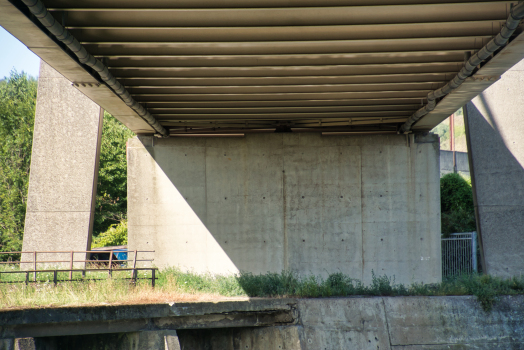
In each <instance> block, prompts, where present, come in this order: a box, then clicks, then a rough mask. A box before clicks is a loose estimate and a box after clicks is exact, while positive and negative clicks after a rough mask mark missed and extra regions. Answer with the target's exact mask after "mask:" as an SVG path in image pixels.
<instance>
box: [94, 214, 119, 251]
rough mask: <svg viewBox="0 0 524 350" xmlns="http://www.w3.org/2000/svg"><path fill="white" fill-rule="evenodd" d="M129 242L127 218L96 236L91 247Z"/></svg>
mask: <svg viewBox="0 0 524 350" xmlns="http://www.w3.org/2000/svg"><path fill="white" fill-rule="evenodd" d="M126 244H127V220H122V221H120V222H119V223H118V224H113V225H111V227H109V229H108V230H107V231H105V232H102V233H101V234H99V235H98V237H95V239H94V240H93V244H91V248H98V247H110V246H118V245H126Z"/></svg>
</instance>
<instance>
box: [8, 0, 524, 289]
mask: <svg viewBox="0 0 524 350" xmlns="http://www.w3.org/2000/svg"><path fill="white" fill-rule="evenodd" d="M519 8H520V5H517V3H516V2H515V1H496V2H490V1H452V0H449V1H444V2H443V1H432V0H424V1H422V0H421V1H415V0H373V1H360V0H347V1H342V0H322V1H320V0H308V1H300V2H298V1H293V0H289V1H273V0H251V1H246V0H227V1H221V2H220V4H217V3H216V2H215V1H208V0H193V1H190V2H189V1H184V0H176V1H170V2H166V1H148V2H142V1H135V0H125V1H116V0H104V1H101V0H85V1H82V2H78V1H73V0H44V1H43V2H42V1H39V0H23V1H22V0H10V1H8V0H0V25H2V26H3V27H4V28H6V29H7V30H8V31H10V32H11V33H12V34H13V35H15V36H16V37H17V38H19V39H20V40H21V41H22V42H23V43H24V44H26V45H27V46H28V47H29V48H30V49H31V50H32V51H33V52H35V53H36V54H37V55H39V56H40V57H41V58H42V59H43V61H45V62H46V63H43V64H42V69H41V76H40V82H39V90H38V101H37V114H36V122H35V139H34V148H33V163H32V167H31V179H30V189H29V195H28V197H29V199H28V207H27V219H26V229H25V237H24V250H49V249H51V247H52V248H53V250H56V249H63V250H70V249H75V250H84V249H86V248H88V247H89V246H90V231H91V226H92V224H91V222H92V216H93V198H94V197H93V193H94V190H95V184H96V176H97V175H96V174H97V161H98V160H97V154H98V151H99V142H100V131H101V113H100V111H101V108H102V109H105V110H107V111H108V112H110V113H111V114H113V115H114V116H115V117H117V118H118V119H119V120H120V121H122V122H123V123H124V124H125V125H127V126H128V127H129V128H130V129H131V130H133V131H134V132H136V133H137V134H139V137H138V139H136V140H133V141H132V142H131V147H130V150H129V157H130V158H129V184H130V193H129V197H130V201H129V214H130V218H129V220H130V221H129V237H130V245H131V247H132V248H137V247H145V246H153V247H154V249H155V250H157V252H158V253H157V256H156V257H155V258H156V259H157V261H158V262H159V263H160V264H163V265H170V264H175V265H179V266H181V267H183V268H193V269H197V270H202V271H214V272H231V271H236V270H239V269H247V270H251V271H253V272H265V271H278V270H281V269H295V270H298V271H299V272H301V273H309V272H313V273H316V274H327V273H332V272H339V271H342V272H344V273H347V274H350V275H351V276H354V277H358V278H361V279H363V280H364V281H368V280H369V276H370V274H371V269H373V270H374V271H375V272H377V273H387V274H389V275H395V276H396V277H397V281H399V282H413V281H417V282H421V281H423V282H435V281H438V280H440V278H441V275H440V246H439V239H440V237H439V233H440V210H439V198H438V193H439V192H438V191H439V190H438V189H439V183H438V175H439V167H438V143H437V142H436V140H435V139H434V138H432V136H428V135H425V133H426V132H427V131H429V130H431V129H432V128H433V127H434V126H436V125H437V124H438V123H440V122H441V121H442V120H443V119H445V118H446V117H447V116H449V115H450V114H451V113H453V112H454V111H456V110H457V109H458V108H460V107H462V106H464V105H466V104H468V102H469V101H470V100H471V99H473V98H475V100H474V101H473V102H472V103H470V104H468V107H467V115H468V122H467V125H468V139H469V146H470V154H471V159H470V168H471V171H472V174H473V176H472V178H473V180H474V181H473V183H474V186H475V194H476V200H477V203H476V204H477V221H478V222H479V227H478V229H479V232H480V236H481V243H482V245H481V248H482V250H483V253H484V258H485V261H484V267H485V271H487V272H489V273H494V274H498V275H501V276H510V275H515V274H518V273H520V271H521V270H522V268H523V267H524V249H521V248H522V247H524V238H523V236H524V235H522V230H521V229H520V227H522V221H523V220H524V218H523V217H522V215H521V214H522V212H524V211H523V210H522V209H523V207H524V199H523V198H524V196H519V195H518V193H520V192H521V189H522V188H524V177H523V175H522V164H523V162H524V159H523V157H524V154H523V152H522V142H523V141H521V138H519V137H518V135H520V134H519V132H520V131H521V130H522V125H523V124H522V123H523V122H522V118H521V117H522V116H521V114H522V110H523V109H522V104H523V102H522V99H521V97H520V96H521V94H520V93H519V91H520V90H518V89H520V88H519V87H518V84H519V82H520V81H521V79H522V75H521V70H520V69H519V68H518V66H517V67H516V68H514V69H513V70H511V71H510V72H508V73H506V72H507V71H508V70H509V69H510V68H511V67H513V66H514V65H515V64H517V63H518V62H519V61H520V60H521V59H522V57H523V56H524V34H521V32H522V30H521V29H522V24H518V25H516V24H515V26H516V27H515V28H514V31H513V30H512V31H511V33H510V34H508V37H507V38H506V39H507V43H506V42H505V41H504V43H503V44H501V45H500V47H499V46H497V48H496V50H494V51H490V54H489V55H488V56H486V57H485V59H483V60H482V62H481V63H479V64H476V63H475V64H474V65H473V66H471V62H476V61H475V59H474V58H475V57H479V55H481V53H482V52H485V48H486V47H492V42H490V41H491V40H492V39H493V38H495V39H496V40H495V42H499V41H500V40H499V39H500V35H499V32H500V33H506V34H507V30H508V28H509V27H511V23H510V22H511V21H515V20H514V17H512V16H514V15H515V13H516V12H518V11H517V10H515V9H519ZM512 18H513V19H512ZM519 18H520V17H519ZM515 23H518V21H516V22H515ZM506 34H504V35H506ZM497 38H498V39H497ZM486 45H487V46H486ZM490 45H491V46H490ZM470 56H472V57H471V58H470ZM468 64H469V66H471V72H470V73H471V74H470V75H469V76H468V77H467V78H464V79H462V78H461V79H462V80H461V84H459V85H458V86H454V88H453V89H452V90H451V92H450V93H446V94H444V95H439V94H438V93H437V92H438V91H440V90H439V89H441V88H444V89H445V87H446V86H449V84H448V83H449V82H450V81H452V80H453V79H455V77H456V76H457V73H459V71H461V72H462V71H463V70H464V69H465V67H466V68H467V67H468ZM504 73H506V74H504ZM461 74H462V73H461ZM468 74H469V73H468ZM503 74H504V75H503ZM501 76H503V78H502V79H500V78H501ZM454 81H455V80H454ZM493 84H495V85H494V86H493V87H491V88H490V89H489V90H487V91H486V92H483V91H484V90H486V89H488V88H489V87H490V86H492V85H493ZM435 91H437V92H435ZM492 91H498V92H496V93H495V92H493V93H491V92H492ZM435 94H436V95H438V96H437V97H436V100H435ZM479 94H480V95H479ZM477 95H479V97H476V96H477ZM510 97H511V98H510ZM486 101H487V102H486ZM433 102H435V103H436V106H435V107H434V108H429V107H428V106H430V105H431V104H432V103H433ZM479 103H483V105H482V106H481V105H479ZM486 103H487V104H486ZM486 105H489V108H486ZM100 107H101V108H100ZM421 108H424V109H427V112H429V113H427V114H425V115H423V116H421V118H420V116H418V117H416V118H415V116H417V115H418V114H417V113H418V112H417V111H418V110H420V109H421ZM487 126H490V127H489V128H488V127H487ZM406 130H409V133H408V134H406V135H405V134H403V133H399V131H406ZM275 132H277V133H275ZM153 135H155V136H159V137H164V138H163V139H156V138H154V137H153ZM209 136H212V138H204V137H209ZM224 136H230V137H227V138H224ZM328 136H329V137H328ZM168 137H170V138H169V139H168ZM182 137H185V138H182ZM219 137H220V138H219ZM240 137H243V138H240ZM486 152H488V153H486ZM486 154H488V155H487V156H486ZM494 159H496V160H497V162H498V163H497V162H495V163H496V164H497V166H496V167H495V166H493V169H492V170H488V169H490V166H491V165H493V164H495V163H493V162H492V161H490V160H494ZM509 164H511V166H510V165H509ZM497 169H498V170H497ZM500 169H505V170H504V171H502V173H501V171H500ZM488 173H489V174H488ZM494 182H495V183H497V184H500V185H499V186H492V184H493V183H494ZM506 189H507V190H506ZM505 191H506V192H505ZM508 191H509V192H511V191H513V194H515V193H516V194H515V195H511V193H509V192H508ZM502 217H504V220H503V221H501V222H498V221H496V218H502ZM198 237H200V238H198ZM190 242H191V244H190ZM46 244H47V245H46ZM186 245H187V246H186ZM186 247H187V248H186ZM508 252H511V253H510V254H511V263H508V261H504V260H505V259H501V258H500V257H501V256H503V255H504V254H507V253H508ZM175 253H176V254H175ZM182 257H184V259H182ZM182 260H183V262H182Z"/></svg>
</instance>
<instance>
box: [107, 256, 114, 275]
mask: <svg viewBox="0 0 524 350" xmlns="http://www.w3.org/2000/svg"><path fill="white" fill-rule="evenodd" d="M112 269H113V251H112V250H111V251H110V252H109V271H108V274H109V278H111V277H113V271H112Z"/></svg>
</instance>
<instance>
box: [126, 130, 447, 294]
mask: <svg viewBox="0 0 524 350" xmlns="http://www.w3.org/2000/svg"><path fill="white" fill-rule="evenodd" d="M438 151H439V149H438V138H437V137H435V136H434V135H426V136H424V135H417V136H416V137H414V136H413V135H411V136H410V137H409V138H408V137H406V136H404V135H366V136H362V135H361V136H358V135H356V136H321V135H320V134H319V133H298V134H296V133H276V134H275V133H272V134H250V135H246V137H244V138H170V139H154V138H152V137H149V136H140V137H138V138H134V139H131V140H130V142H129V146H128V188H129V197H128V217H129V226H128V229H129V247H130V249H131V250H135V249H138V250H154V251H155V253H154V254H151V255H150V256H147V255H143V257H142V259H148V258H154V259H155V260H154V263H155V265H156V266H160V267H165V266H177V267H179V268H181V269H184V270H190V271H195V272H199V273H207V272H210V273H217V274H229V273H235V272H238V271H249V272H252V273H255V274H258V273H266V272H268V271H271V272H277V273H279V272H281V271H282V270H291V271H296V272H298V273H299V274H302V275H310V274H313V275H317V276H318V275H322V276H324V277H327V276H328V275H329V274H332V273H337V272H342V273H344V274H346V275H348V276H350V277H352V278H356V279H359V280H362V281H363V282H364V283H366V284H369V283H371V281H372V272H374V273H375V274H376V275H380V276H382V275H384V274H386V275H388V276H390V277H392V276H395V281H396V282H397V283H405V284H410V283H412V282H425V283H434V282H440V280H441V251H440V245H441V242H440V232H441V230H440V205H439V162H438Z"/></svg>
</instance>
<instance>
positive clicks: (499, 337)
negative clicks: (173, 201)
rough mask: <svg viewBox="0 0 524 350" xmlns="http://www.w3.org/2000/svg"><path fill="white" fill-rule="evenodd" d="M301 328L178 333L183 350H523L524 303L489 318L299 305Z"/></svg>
mask: <svg viewBox="0 0 524 350" xmlns="http://www.w3.org/2000/svg"><path fill="white" fill-rule="evenodd" d="M297 310H298V314H299V320H298V325H296V326H285V327H271V328H258V329H251V330H246V329H233V330H204V331H199V330H188V331H179V332H178V337H179V341H180V346H181V349H192V350H215V349H216V350H218V349H234V350H237V349H263V350H265V349H268V350H269V349H271V350H272V349H292V350H319V349H322V350H340V349H347V350H353V349H355V350H377V349H380V350H429V349H431V350H440V349H442V350H443V349H452V350H459V349H460V350H464V349H476V350H477V349H482V350H494V349H500V350H502V349H524V298H523V297H522V296H519V297H504V298H502V300H501V301H500V302H499V303H498V304H497V305H496V306H495V308H494V310H493V311H491V312H485V311H483V310H482V309H481V308H480V306H479V303H478V302H477V300H476V298H475V297H397V298H340V299H339V298H334V299H302V300H298V301H297Z"/></svg>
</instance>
